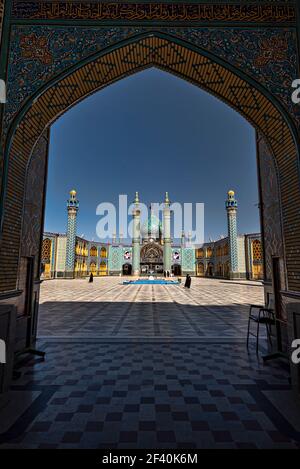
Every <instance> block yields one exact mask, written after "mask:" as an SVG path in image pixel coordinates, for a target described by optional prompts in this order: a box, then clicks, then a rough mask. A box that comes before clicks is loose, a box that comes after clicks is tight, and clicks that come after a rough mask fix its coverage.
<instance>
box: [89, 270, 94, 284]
mask: <svg viewBox="0 0 300 469" xmlns="http://www.w3.org/2000/svg"><path fill="white" fill-rule="evenodd" d="M93 281H94V276H93V272H91V275H90V278H89V283H93Z"/></svg>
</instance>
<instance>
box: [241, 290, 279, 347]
mask: <svg viewBox="0 0 300 469" xmlns="http://www.w3.org/2000/svg"><path fill="white" fill-rule="evenodd" d="M273 305H274V301H273V300H272V299H271V300H269V303H268V306H262V305H250V310H249V319H248V332H247V348H249V337H250V335H252V336H253V337H255V338H256V355H258V345H259V331H260V325H261V324H265V326H266V332H267V338H268V341H269V343H270V345H271V346H272V335H271V327H272V326H274V325H275V313H274V306H273ZM253 310H258V314H253ZM251 321H253V322H255V323H256V324H257V326H256V334H254V333H253V332H251V330H250V325H251Z"/></svg>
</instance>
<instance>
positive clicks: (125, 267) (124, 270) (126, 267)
mask: <svg viewBox="0 0 300 469" xmlns="http://www.w3.org/2000/svg"><path fill="white" fill-rule="evenodd" d="M122 273H123V275H131V273H132V265H131V264H128V263H126V264H123V266H122Z"/></svg>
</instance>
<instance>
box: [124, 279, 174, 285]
mask: <svg viewBox="0 0 300 469" xmlns="http://www.w3.org/2000/svg"><path fill="white" fill-rule="evenodd" d="M123 285H179V282H178V281H177V280H163V279H161V280H155V279H154V280H148V279H141V280H126V281H125V282H123Z"/></svg>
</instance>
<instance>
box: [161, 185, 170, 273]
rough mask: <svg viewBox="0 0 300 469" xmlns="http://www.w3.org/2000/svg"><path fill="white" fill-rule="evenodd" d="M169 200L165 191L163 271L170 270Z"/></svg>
mask: <svg viewBox="0 0 300 469" xmlns="http://www.w3.org/2000/svg"><path fill="white" fill-rule="evenodd" d="M170 205H171V202H170V200H169V194H168V192H166V196H165V203H164V209H163V236H164V271H170V272H171V264H172V260H171V257H172V249H171V210H170Z"/></svg>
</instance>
